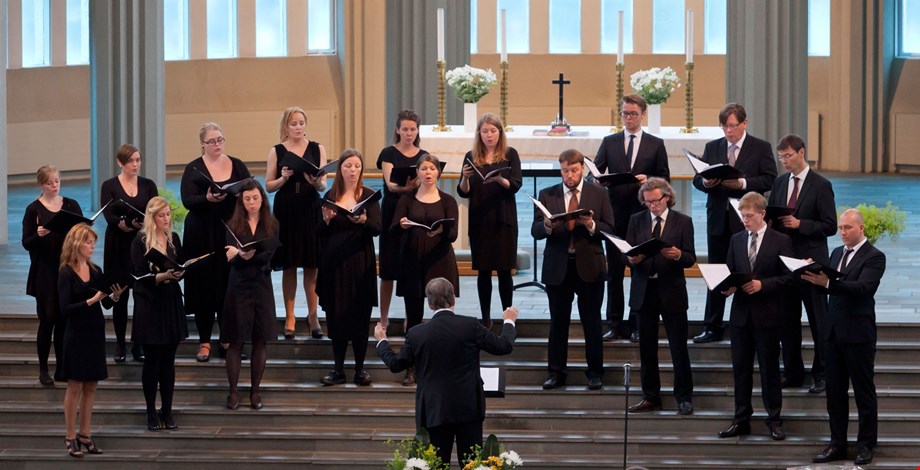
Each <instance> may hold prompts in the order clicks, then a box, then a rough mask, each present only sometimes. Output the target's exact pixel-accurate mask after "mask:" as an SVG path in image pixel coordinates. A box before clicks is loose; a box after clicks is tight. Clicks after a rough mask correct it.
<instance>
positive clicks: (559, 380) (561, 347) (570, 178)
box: [530, 149, 613, 390]
mask: <svg viewBox="0 0 920 470" xmlns="http://www.w3.org/2000/svg"><path fill="white" fill-rule="evenodd" d="M584 159H585V156H584V155H582V153H581V152H579V151H578V150H575V149H569V150H566V151H564V152H562V154H560V155H559V167H560V170H561V172H562V183H561V184H557V185H555V186H550V187H549V188H546V189H544V190H542V191H540V197H539V200H540V203H541V204H543V206H545V207H546V209H547V210H548V211H549V212H550V213H552V214H562V213H565V212H572V211H575V210H577V209H586V210H588V211H589V212H588V213H586V214H583V215H581V216H579V217H576V218H574V219H570V220H568V221H566V220H556V221H555V222H554V221H552V220H550V219H549V218H546V217H544V216H543V213H542V211H540V210H534V221H533V225H532V226H531V228H530V233H531V235H533V237H534V238H536V239H538V240H542V239H546V247H545V248H544V249H543V283H544V284H545V285H546V297H547V298H548V300H549V316H550V323H549V354H548V356H549V367H548V368H549V378H548V379H547V380H546V382H544V383H543V388H544V389H547V390H549V389H553V388H557V387H561V386H563V385H565V382H566V375H567V370H566V356H567V350H568V343H569V322H570V321H571V319H572V301H573V300H574V298H575V295H576V294H577V295H578V316H579V318H580V319H581V326H582V328H583V329H584V332H585V349H586V356H587V360H588V370H587V373H586V375H587V377H588V388H589V389H591V390H597V389H600V388H601V387H603V385H604V384H603V375H604V349H603V340H602V339H601V336H602V334H601V304H603V302H604V278H605V276H606V274H607V269H606V267H607V261H606V259H605V258H604V246H603V244H602V243H601V240H602V239H603V235H602V234H601V231H604V232H610V231H611V230H613V209H612V208H611V207H610V200H609V199H608V198H607V191H605V190H604V188H602V187H600V186H598V185H596V184H594V183H590V182H587V181H585V180H584V179H582V175H583V174H584V168H585V167H584V161H585V160H584Z"/></svg>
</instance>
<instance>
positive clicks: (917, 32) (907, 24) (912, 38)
mask: <svg viewBox="0 0 920 470" xmlns="http://www.w3.org/2000/svg"><path fill="white" fill-rule="evenodd" d="M900 35H901V53H902V54H920V0H901V31H900Z"/></svg>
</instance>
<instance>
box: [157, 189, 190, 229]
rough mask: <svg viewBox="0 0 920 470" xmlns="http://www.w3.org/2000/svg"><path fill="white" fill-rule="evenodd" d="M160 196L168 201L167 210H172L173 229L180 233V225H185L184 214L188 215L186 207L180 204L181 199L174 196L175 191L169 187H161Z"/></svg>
mask: <svg viewBox="0 0 920 470" xmlns="http://www.w3.org/2000/svg"><path fill="white" fill-rule="evenodd" d="M160 196H161V197H163V199H166V201H167V202H169V210H170V212H172V220H173V231H174V232H176V233H182V227H183V226H185V216H187V215H188V209H186V208H185V206H183V205H182V201H180V200H179V199H178V198H177V197H176V193H174V192H172V191H171V190H169V189H166V188H162V189H161V190H160Z"/></svg>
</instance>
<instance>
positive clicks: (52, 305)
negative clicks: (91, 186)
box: [22, 165, 83, 387]
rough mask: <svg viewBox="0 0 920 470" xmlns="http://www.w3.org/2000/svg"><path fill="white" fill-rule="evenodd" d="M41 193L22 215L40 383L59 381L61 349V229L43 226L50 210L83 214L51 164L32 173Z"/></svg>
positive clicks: (62, 331)
mask: <svg viewBox="0 0 920 470" xmlns="http://www.w3.org/2000/svg"><path fill="white" fill-rule="evenodd" d="M36 179H37V180H38V186H39V187H40V188H41V191H42V192H41V195H39V196H38V199H36V200H34V201H32V203H31V204H29V205H28V207H26V212H25V215H23V217H22V247H23V248H25V249H26V251H28V252H29V260H30V261H31V264H30V265H29V277H28V281H26V294H28V295H31V296H32V297H35V311H36V313H37V314H38V334H37V335H36V339H35V342H36V344H37V345H38V380H39V382H41V384H42V385H44V386H46V387H47V386H51V385H54V381H55V380H57V381H63V380H64V378H63V376H62V375H61V371H62V368H61V352H62V351H63V350H64V323H65V322H64V317H63V316H62V315H61V307H60V305H58V298H57V279H58V267H59V266H60V264H61V247H62V246H63V245H64V237H65V236H66V235H67V234H65V233H57V232H52V231H50V230H48V229H46V228H45V225H46V224H47V223H48V221H50V220H51V218H52V217H54V214H56V213H58V212H59V211H61V210H65V211H68V212H73V213H75V214H80V215H83V211H82V210H80V204H77V201H75V200H73V199H70V198H68V197H63V196H61V195H60V191H61V175H59V174H58V171H57V169H56V168H55V167H54V166H52V165H45V166H43V167H41V168H39V169H38V172H37V173H36ZM52 336H53V337H54V363H55V371H54V379H52V378H51V376H50V375H49V374H48V353H49V352H50V351H51V339H52Z"/></svg>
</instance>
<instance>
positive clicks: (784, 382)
mask: <svg viewBox="0 0 920 470" xmlns="http://www.w3.org/2000/svg"><path fill="white" fill-rule="evenodd" d="M779 383H780V385H781V386H782V387H783V388H799V387H801V386H802V385H803V380H802V379H799V380H790V379H789V378H788V377H786V376H785V375H784V376H782V378H781V379H780V382H779Z"/></svg>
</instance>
